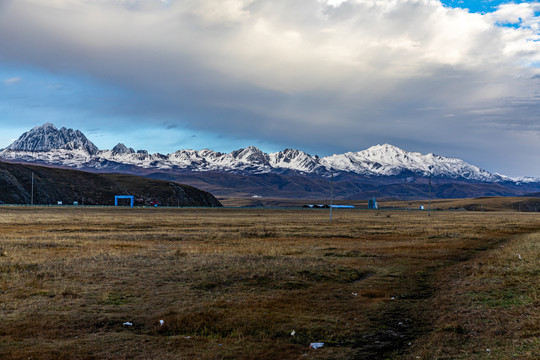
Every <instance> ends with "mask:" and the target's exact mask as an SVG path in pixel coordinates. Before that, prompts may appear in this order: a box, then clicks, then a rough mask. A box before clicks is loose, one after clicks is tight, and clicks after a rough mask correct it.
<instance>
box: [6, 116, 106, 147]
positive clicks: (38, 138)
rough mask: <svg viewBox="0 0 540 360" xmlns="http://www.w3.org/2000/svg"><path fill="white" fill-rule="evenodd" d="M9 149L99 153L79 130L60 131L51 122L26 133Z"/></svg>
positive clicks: (64, 129) (63, 129)
mask: <svg viewBox="0 0 540 360" xmlns="http://www.w3.org/2000/svg"><path fill="white" fill-rule="evenodd" d="M7 149H9V150H13V151H31V152H36V151H50V150H54V149H64V150H83V151H86V152H87V153H88V154H90V155H95V154H97V153H98V151H99V150H98V148H97V147H96V146H95V145H94V144H93V143H92V142H91V141H90V140H88V139H87V138H86V136H84V134H83V133H81V132H80V131H79V130H73V129H66V128H65V127H63V128H61V129H60V130H58V129H57V128H56V127H55V126H54V125H53V124H51V123H49V122H48V123H46V124H44V125H42V126H36V127H35V128H33V129H32V130H30V131H27V132H25V133H24V134H23V135H22V136H21V137H20V138H19V139H17V140H16V141H15V142H14V143H13V144H11V145H9V146H8V147H7Z"/></svg>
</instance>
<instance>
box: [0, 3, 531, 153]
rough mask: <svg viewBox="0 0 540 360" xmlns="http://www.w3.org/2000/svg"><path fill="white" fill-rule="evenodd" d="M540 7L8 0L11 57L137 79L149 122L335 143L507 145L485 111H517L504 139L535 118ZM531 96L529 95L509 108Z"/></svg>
mask: <svg viewBox="0 0 540 360" xmlns="http://www.w3.org/2000/svg"><path fill="white" fill-rule="evenodd" d="M539 6H540V5H539V3H537V2H535V3H522V4H506V5H502V6H500V7H499V8H498V10H497V11H495V12H494V13H488V14H475V13H470V12H468V11H467V10H463V9H454V8H447V7H443V6H442V5H441V3H440V2H439V1H437V0H369V1H367V0H340V1H336V0H295V1H294V2H291V1H285V0H221V1H217V0H196V1H195V0H170V1H161V0H109V1H107V0H100V1H95V0H92V1H91V0H54V1H43V0H17V1H15V0H8V1H7V2H4V6H3V8H2V9H1V11H0V34H7V36H0V48H2V49H3V50H4V51H3V52H2V55H0V61H2V59H4V60H5V61H10V62H18V63H24V64H30V65H32V66H38V67H42V68H46V69H49V70H51V71H55V72H65V73H82V74H85V75H87V76H91V77H94V78H96V79H99V81H103V82H107V83H109V84H110V85H111V86H117V87H119V88H123V89H126V90H127V91H129V92H131V93H132V94H133V97H132V98H131V99H132V100H131V102H130V100H124V101H126V102H127V103H126V104H122V105H119V106H118V109H119V110H117V111H124V112H126V113H127V115H130V116H133V117H134V118H138V119H139V120H138V121H140V122H152V121H153V122H156V123H160V124H164V123H166V124H168V125H167V126H171V122H174V123H177V124H179V125H180V126H188V127H191V128H193V129H198V130H201V131H214V132H218V133H222V134H225V135H228V136H236V137H245V138H257V139H263V140H265V141H269V142H272V141H273V142H279V143H283V144H292V145H293V146H298V147H306V148H308V149H314V148H316V147H318V148H321V147H324V148H325V150H328V151H340V150H342V149H343V150H357V149H360V148H362V147H363V146H366V145H371V144H372V143H376V142H389V141H392V140H394V141H395V142H397V143H398V145H402V146H407V145H411V146H412V145H414V146H416V149H419V150H423V149H424V148H422V146H425V148H426V149H427V147H428V146H432V143H433V142H435V140H436V142H438V143H443V144H447V145H443V146H447V147H451V146H455V147H458V146H460V144H461V145H463V144H466V145H467V146H468V144H470V143H471V142H474V143H478V146H479V147H480V146H492V147H493V145H489V141H488V140H478V139H477V138H475V137H480V136H481V134H482V128H481V127H477V124H479V123H480V122H486V121H489V119H492V120H493V122H494V123H497V124H499V125H501V124H504V125H505V126H502V128H501V129H502V130H500V131H501V136H502V137H503V138H504V134H503V133H502V132H504V131H505V130H503V129H507V128H512V129H513V130H512V131H519V130H520V129H523V131H530V119H532V118H534V116H535V114H534V113H533V111H536V110H537V108H538V103H539V100H538V99H537V98H534V97H533V95H534V93H535V92H536V91H538V84H537V82H534V81H533V80H531V78H532V77H534V76H535V74H537V72H535V71H536V70H535V69H534V65H533V64H538V63H539V62H540V41H538V40H540V39H539V32H538V24H539V19H538V16H537V14H538V11H539ZM505 24H513V25H515V26H513V27H509V26H501V25H505ZM509 98H512V99H514V100H513V101H506V100H505V99H509ZM519 99H527V101H528V105H529V110H527V108H526V107H524V106H523V107H518V108H519V111H518V114H519V116H520V118H515V117H514V116H508V117H502V116H500V113H508V112H510V111H516V101H517V100H519ZM493 108H496V109H502V110H501V112H500V113H497V114H493V113H490V111H489V110H490V109H493ZM418 109H431V110H429V111H420V110H418ZM448 114H452V115H454V116H448ZM115 115H117V114H115ZM495 117H496V119H495ZM149 119H151V120H149ZM426 139H430V140H426ZM422 144H425V145H422ZM431 150H432V149H431ZM437 151H438V150H437ZM439 152H440V151H439Z"/></svg>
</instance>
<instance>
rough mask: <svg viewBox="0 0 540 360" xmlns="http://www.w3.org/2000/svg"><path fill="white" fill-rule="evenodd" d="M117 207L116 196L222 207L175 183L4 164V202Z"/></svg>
mask: <svg viewBox="0 0 540 360" xmlns="http://www.w3.org/2000/svg"><path fill="white" fill-rule="evenodd" d="M32 173H33V174H34V197H33V202H34V204H43V205H56V204H57V203H58V201H62V203H63V204H73V203H74V202H78V203H79V204H81V205H82V204H84V205H114V196H115V195H134V196H135V201H136V205H152V204H158V205H162V206H205V207H206V206H209V207H217V206H221V203H220V202H219V201H218V200H217V199H216V198H215V197H214V196H213V195H212V194H210V193H208V192H206V191H202V190H199V189H197V188H194V187H192V186H187V185H181V184H178V183H176V182H172V181H163V180H154V179H148V178H144V177H140V176H134V175H118V174H96V173H88V172H84V171H78V170H66V169H59V168H50V167H41V166H33V165H23V164H11V163H3V162H0V201H2V202H4V203H6V204H30V203H31V201H32Z"/></svg>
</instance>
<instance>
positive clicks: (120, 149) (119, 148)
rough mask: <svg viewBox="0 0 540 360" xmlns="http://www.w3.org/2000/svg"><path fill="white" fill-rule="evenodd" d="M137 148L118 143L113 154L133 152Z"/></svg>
mask: <svg viewBox="0 0 540 360" xmlns="http://www.w3.org/2000/svg"><path fill="white" fill-rule="evenodd" d="M134 152H135V150H133V149H132V148H128V147H127V146H126V145H124V144H122V143H118V144H117V145H116V146H115V147H113V149H112V154H113V155H123V154H133V153H134Z"/></svg>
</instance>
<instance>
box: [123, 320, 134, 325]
mask: <svg viewBox="0 0 540 360" xmlns="http://www.w3.org/2000/svg"><path fill="white" fill-rule="evenodd" d="M122 325H124V326H133V324H132V323H130V322H129V321H128V322H125V323H123V324H122Z"/></svg>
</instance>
